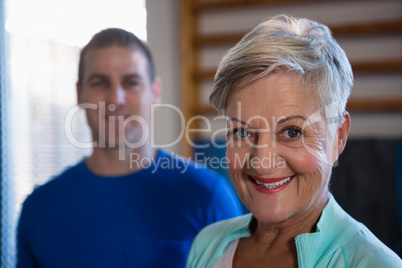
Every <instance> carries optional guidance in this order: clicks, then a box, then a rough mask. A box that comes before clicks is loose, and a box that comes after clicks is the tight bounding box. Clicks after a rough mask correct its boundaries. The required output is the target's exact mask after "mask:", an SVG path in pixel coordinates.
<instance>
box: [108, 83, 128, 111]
mask: <svg viewBox="0 0 402 268" xmlns="http://www.w3.org/2000/svg"><path fill="white" fill-rule="evenodd" d="M108 102H109V103H111V104H114V105H116V106H119V105H122V104H124V103H125V102H126V92H125V90H124V88H123V87H122V86H121V85H114V86H113V87H112V88H111V89H110V91H109V96H108Z"/></svg>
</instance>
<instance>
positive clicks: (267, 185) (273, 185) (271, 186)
mask: <svg viewBox="0 0 402 268" xmlns="http://www.w3.org/2000/svg"><path fill="white" fill-rule="evenodd" d="M291 178H292V177H287V178H286V179H284V180H281V181H277V182H273V183H262V182H260V181H256V180H254V182H255V183H256V184H257V185H258V186H261V187H263V188H265V189H274V188H276V187H279V186H282V185H284V184H285V183H287V182H288V181H290V179H291Z"/></svg>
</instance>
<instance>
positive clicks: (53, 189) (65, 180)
mask: <svg viewBox="0 0 402 268" xmlns="http://www.w3.org/2000/svg"><path fill="white" fill-rule="evenodd" d="M83 165H84V162H83V161H81V162H79V163H78V164H76V165H74V166H69V167H67V168H66V169H65V170H64V171H63V172H61V173H60V174H59V175H56V176H54V177H53V178H51V179H50V180H49V181H48V182H46V183H45V184H43V185H40V186H37V187H36V188H35V189H34V191H33V192H32V193H31V194H30V195H29V196H28V197H27V200H26V202H27V201H28V202H32V201H33V200H35V199H42V200H44V199H45V198H46V197H48V196H49V195H56V196H57V195H59V194H61V193H63V192H66V190H67V189H68V188H71V187H74V185H76V184H77V183H76V181H79V180H80V176H82V175H81V174H82V168H83Z"/></svg>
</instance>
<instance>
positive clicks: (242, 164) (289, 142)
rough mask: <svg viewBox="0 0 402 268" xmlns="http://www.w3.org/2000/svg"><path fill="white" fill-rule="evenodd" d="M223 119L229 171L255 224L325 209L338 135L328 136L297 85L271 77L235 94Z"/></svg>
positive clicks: (294, 81)
mask: <svg viewBox="0 0 402 268" xmlns="http://www.w3.org/2000/svg"><path fill="white" fill-rule="evenodd" d="M313 114H314V118H313V117H312V115H313ZM225 115H226V116H227V117H228V118H230V119H228V122H227V128H228V134H227V152H226V156H227V159H228V166H229V171H230V174H231V176H232V179H233V181H234V184H235V186H236V189H237V192H238V194H239V196H240V198H241V199H242V201H243V203H244V204H245V205H246V206H247V207H248V208H249V209H250V211H251V212H252V213H253V215H254V216H255V217H256V218H257V219H258V220H259V221H262V222H265V223H279V222H283V221H284V220H287V219H292V218H303V217H304V215H307V214H306V213H309V212H312V211H314V210H316V209H321V208H322V207H323V206H324V205H325V203H326V202H327V199H328V187H327V186H328V181H329V177H330V174H331V168H332V165H331V164H332V163H333V161H335V160H336V158H337V157H338V155H339V153H340V151H339V150H338V147H337V145H338V136H337V134H338V132H337V131H335V132H336V133H332V134H335V135H331V133H330V132H329V131H328V126H327V123H326V120H325V115H324V114H322V113H321V112H320V109H319V107H318V104H317V103H316V101H315V99H314V98H313V97H312V96H311V94H309V93H307V91H306V90H305V89H304V88H303V84H302V83H301V82H300V81H299V80H297V79H296V78H295V77H294V76H291V75H285V74H273V75H270V76H268V77H266V78H261V79H259V80H257V81H255V82H253V83H252V84H250V85H248V86H246V87H244V88H241V89H240V88H239V89H236V90H234V91H233V92H232V93H231V95H230V96H229V98H228V101H227V105H226V108H225ZM317 115H319V116H321V118H322V120H317ZM323 155H325V156H327V158H325V157H319V156H323Z"/></svg>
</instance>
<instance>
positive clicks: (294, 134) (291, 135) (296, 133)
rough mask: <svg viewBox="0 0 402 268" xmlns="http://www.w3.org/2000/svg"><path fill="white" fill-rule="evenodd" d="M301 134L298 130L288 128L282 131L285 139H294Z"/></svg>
mask: <svg viewBox="0 0 402 268" xmlns="http://www.w3.org/2000/svg"><path fill="white" fill-rule="evenodd" d="M301 134H302V131H301V130H300V129H299V128H290V129H286V130H285V131H283V136H285V137H286V138H290V139H294V138H297V137H298V136H300V135H301Z"/></svg>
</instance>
